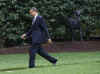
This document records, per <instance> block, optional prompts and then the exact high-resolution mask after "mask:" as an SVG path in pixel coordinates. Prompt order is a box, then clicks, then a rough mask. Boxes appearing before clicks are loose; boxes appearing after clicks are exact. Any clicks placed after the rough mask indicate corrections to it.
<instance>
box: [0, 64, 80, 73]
mask: <svg viewBox="0 0 100 74" xmlns="http://www.w3.org/2000/svg"><path fill="white" fill-rule="evenodd" d="M76 64H80V63H72V64H57V65H40V66H36V67H35V69H37V68H49V67H59V66H65V65H76ZM27 69H29V68H28V67H17V68H7V69H0V72H6V71H17V70H27ZM33 69H34V68H33Z"/></svg>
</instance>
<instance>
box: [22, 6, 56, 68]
mask: <svg viewBox="0 0 100 74" xmlns="http://www.w3.org/2000/svg"><path fill="white" fill-rule="evenodd" d="M29 13H30V14H31V15H32V16H34V18H33V20H32V26H31V28H30V29H29V31H28V32H27V33H25V34H23V35H22V36H21V38H22V39H25V37H26V38H28V37H29V36H31V35H32V47H31V48H30V49H29V56H30V57H29V68H34V67H35V55H36V53H38V54H39V55H40V56H42V57H44V58H45V59H46V60H48V61H49V62H51V63H52V64H56V62H57V59H55V58H54V57H51V56H50V55H49V54H48V53H47V52H46V51H45V50H44V49H43V48H42V44H43V43H47V42H48V43H52V40H51V38H50V35H49V32H48V29H47V26H46V24H45V21H44V19H43V17H42V16H39V15H38V10H37V9H36V8H34V7H33V8H32V9H31V10H30V11H29Z"/></svg>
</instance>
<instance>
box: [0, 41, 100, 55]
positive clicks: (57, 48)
mask: <svg viewBox="0 0 100 74" xmlns="http://www.w3.org/2000/svg"><path fill="white" fill-rule="evenodd" d="M29 47H30V46H20V47H11V48H2V49H0V54H16V53H27V52H28V49H29ZM44 48H45V50H46V51H48V52H90V51H100V41H73V42H72V41H66V42H54V43H53V45H49V46H44Z"/></svg>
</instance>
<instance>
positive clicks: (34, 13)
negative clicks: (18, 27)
mask: <svg viewBox="0 0 100 74" xmlns="http://www.w3.org/2000/svg"><path fill="white" fill-rule="evenodd" d="M29 13H30V15H32V16H35V15H36V13H37V12H36V11H33V10H30V11H29Z"/></svg>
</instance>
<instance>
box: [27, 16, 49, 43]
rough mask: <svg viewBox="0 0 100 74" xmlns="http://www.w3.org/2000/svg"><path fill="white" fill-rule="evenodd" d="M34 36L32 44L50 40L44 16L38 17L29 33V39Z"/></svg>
mask: <svg viewBox="0 0 100 74" xmlns="http://www.w3.org/2000/svg"><path fill="white" fill-rule="evenodd" d="M33 19H34V18H33ZM31 35H32V44H36V43H45V42H47V40H48V39H49V38H50V36H49V32H48V29H47V25H46V24H45V21H44V19H43V17H42V16H37V18H36V20H35V22H34V23H33V24H32V26H31V28H30V29H29V31H28V32H27V33H26V36H27V37H30V36H31Z"/></svg>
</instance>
